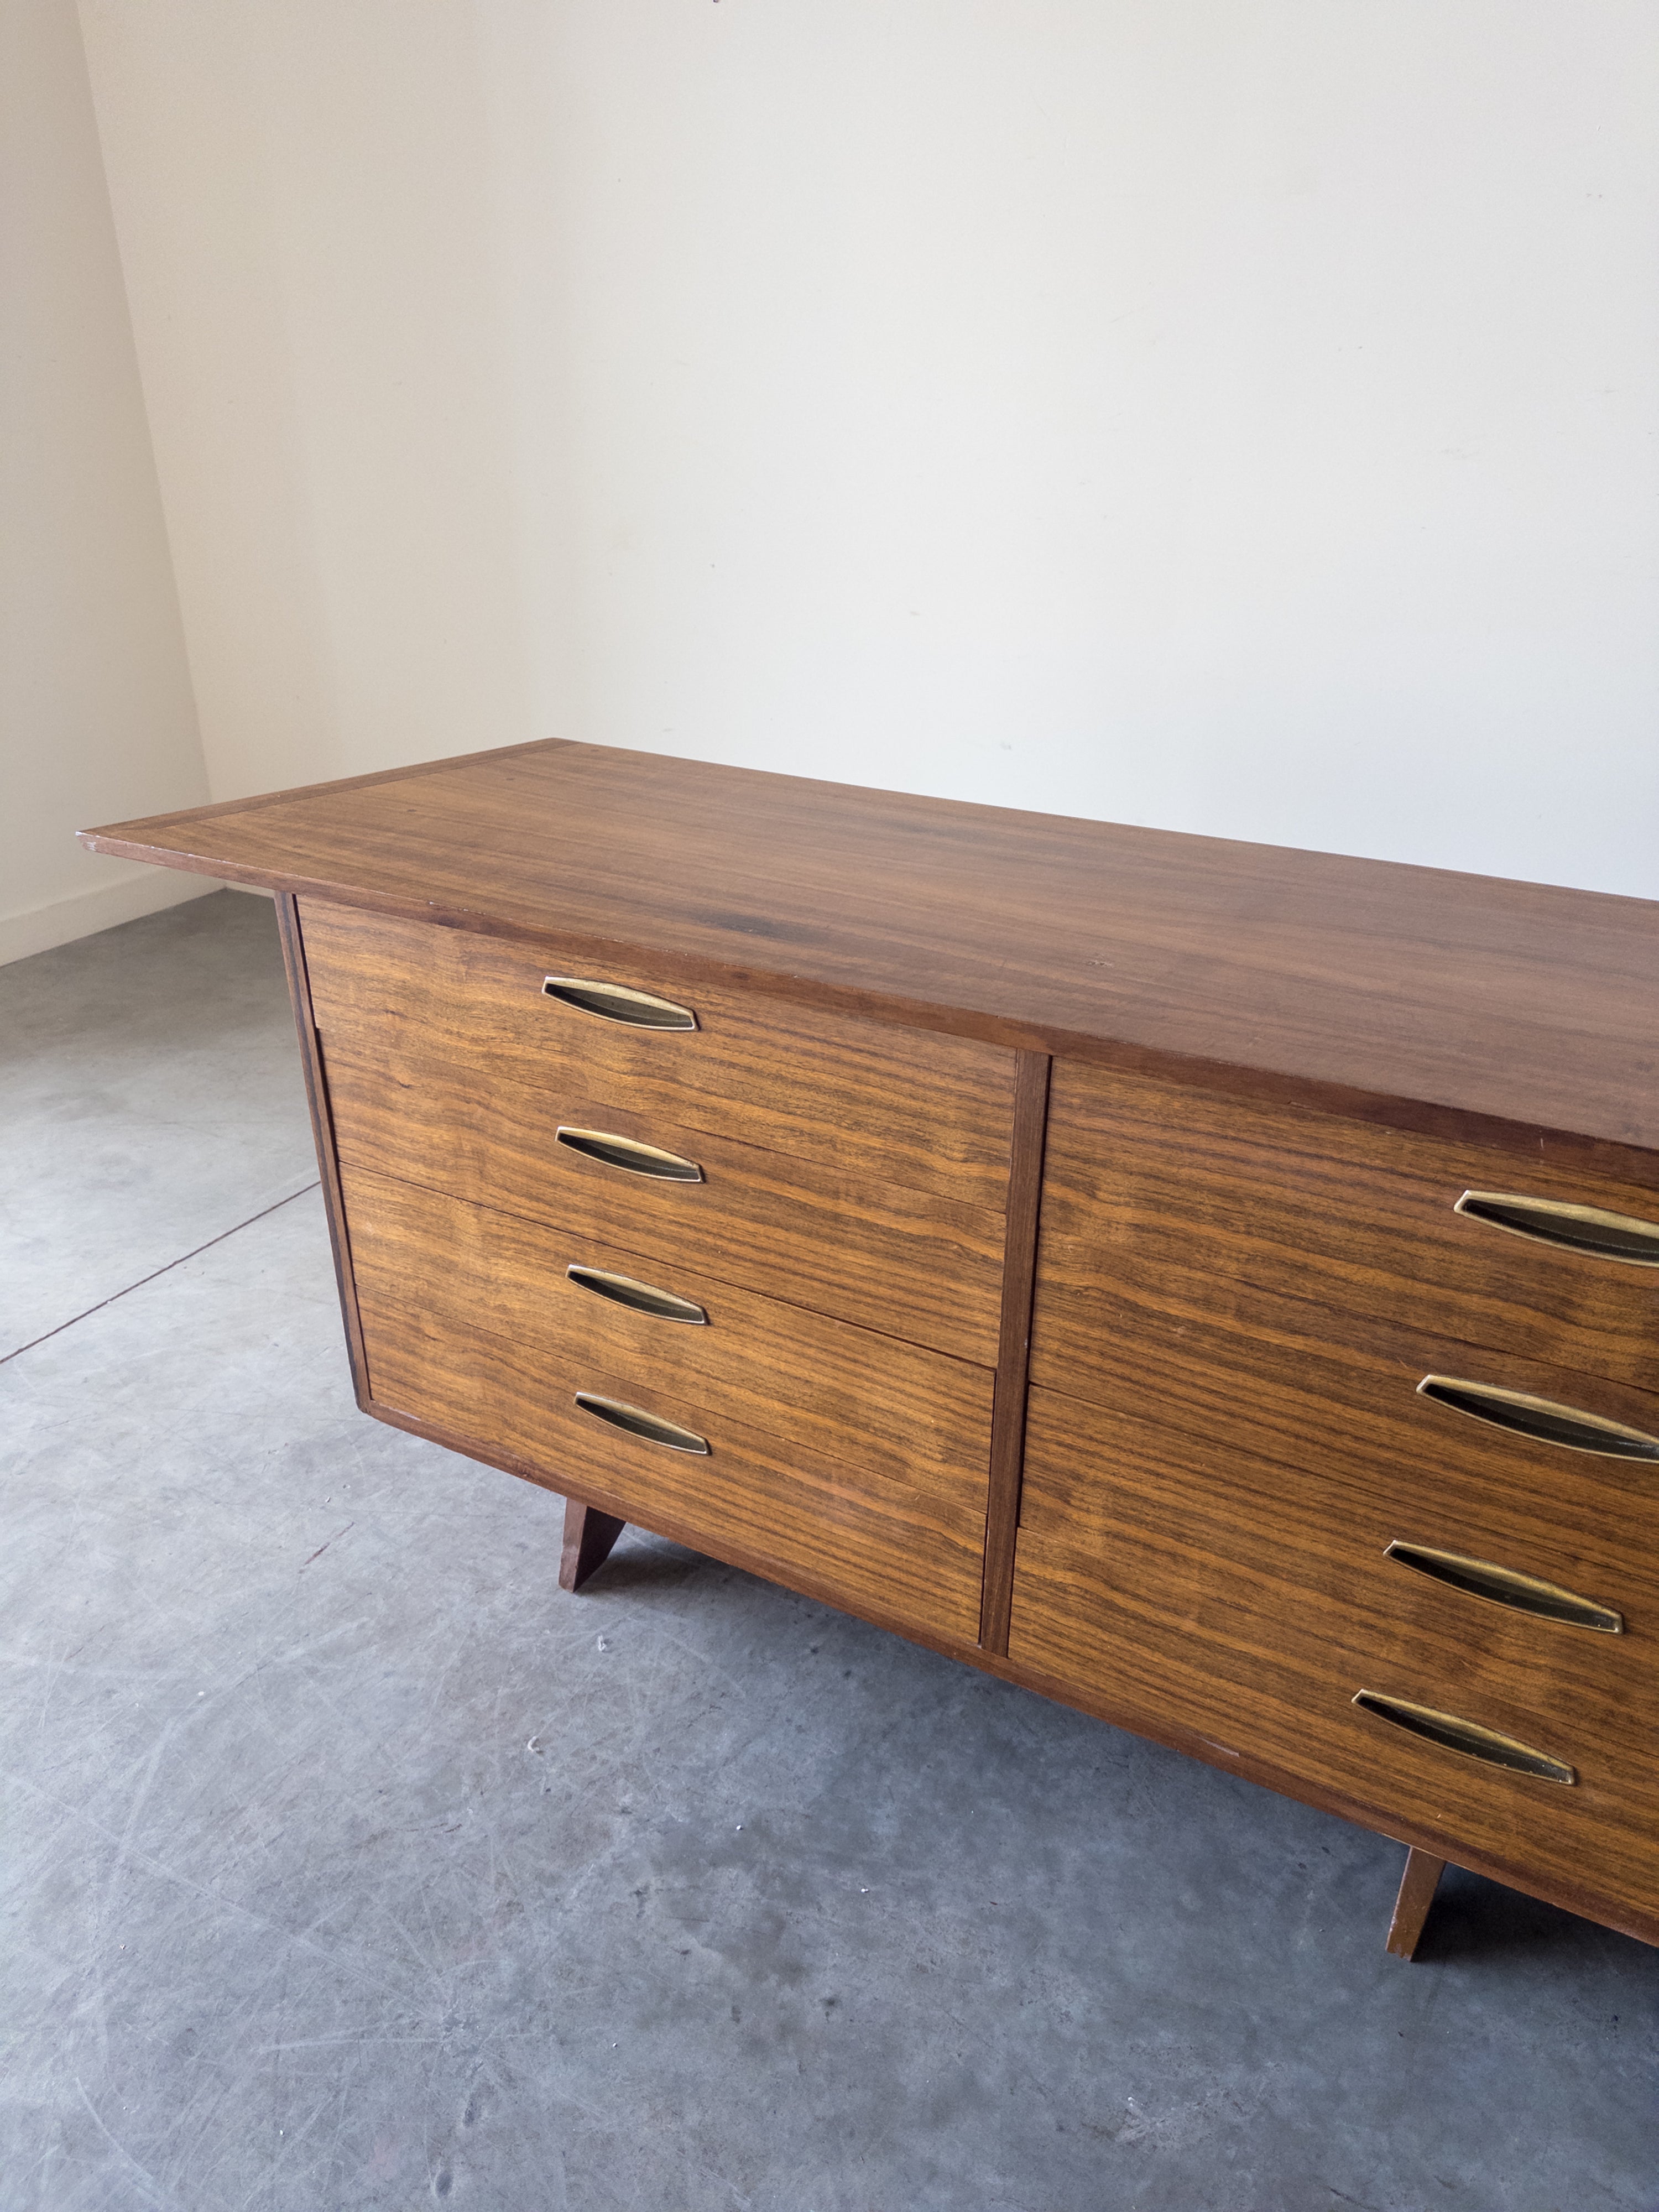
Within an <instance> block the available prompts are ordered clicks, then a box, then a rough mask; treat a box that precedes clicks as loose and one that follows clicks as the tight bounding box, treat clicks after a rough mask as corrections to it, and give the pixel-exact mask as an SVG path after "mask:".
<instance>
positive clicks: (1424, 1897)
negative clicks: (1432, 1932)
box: [1389, 1850, 1446, 1959]
mask: <svg viewBox="0 0 1659 2212" xmlns="http://www.w3.org/2000/svg"><path fill="white" fill-rule="evenodd" d="M1445 1871H1446V1862H1445V1861H1444V1859H1437V1858H1431V1857H1430V1855H1429V1854H1428V1852H1427V1851H1416V1850H1408V1851H1407V1854H1406V1871H1405V1873H1404V1874H1403V1875H1401V1877H1400V1894H1399V1896H1398V1897H1397V1898H1396V1899H1395V1904H1394V1918H1393V1920H1392V1921H1391V1922H1390V1923H1389V1950H1391V1951H1392V1952H1393V1953H1394V1955H1395V1958H1396V1959H1414V1958H1415V1957H1416V1956H1417V1947H1418V1945H1419V1942H1421V1941H1422V1937H1423V1923H1424V1922H1425V1920H1426V1919H1427V1918H1428V1917H1429V1907H1430V1906H1431V1905H1432V1904H1433V1903H1434V1893H1435V1890H1436V1887H1437V1885H1438V1883H1439V1881H1440V1877H1441V1875H1443V1874H1444V1872H1445Z"/></svg>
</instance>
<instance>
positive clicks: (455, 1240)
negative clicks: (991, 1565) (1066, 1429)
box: [343, 1168, 992, 1497]
mask: <svg viewBox="0 0 1659 2212" xmlns="http://www.w3.org/2000/svg"><path fill="white" fill-rule="evenodd" d="M343 1187H344V1194H345V1204H346V1212H347V1218H349V1222H350V1224H351V1249H352V1255H353V1259H354V1261H355V1262H356V1273H357V1284H358V1292H359V1296H360V1297H362V1298H363V1299H364V1300H365V1301H367V1302H368V1303H369V1304H372V1305H373V1306H374V1310H375V1311H376V1313H377V1314H379V1315H381V1316H386V1315H388V1314H391V1313H393V1312H403V1313H405V1314H424V1315H426V1316H429V1317H430V1325H434V1326H435V1325H436V1322H437V1319H438V1317H440V1316H441V1317H442V1319H443V1322H444V1323H445V1325H446V1326H447V1327H449V1328H453V1329H454V1331H455V1332H456V1333H457V1334H459V1335H460V1336H462V1337H466V1336H468V1335H470V1334H471V1333H472V1332H474V1331H476V1330H483V1331H485V1332H487V1333H488V1334H490V1335H492V1336H495V1337H500V1338H502V1339H504V1340H507V1342H509V1343H511V1344H513V1345H516V1346H519V1347H520V1349H521V1350H522V1352H524V1353H525V1354H526V1357H527V1358H530V1359H532V1360H534V1361H540V1362H543V1363H545V1364H546V1365H547V1366H548V1367H549V1369H550V1370H552V1369H554V1368H556V1369H557V1370H558V1371H559V1372H561V1373H567V1372H568V1373H569V1374H573V1375H575V1376H579V1377H580V1376H581V1375H582V1374H584V1373H588V1372H592V1373H593V1374H600V1373H603V1374H606V1375H611V1376H617V1375H621V1376H626V1377H627V1378H628V1380H629V1388H628V1390H627V1392H626V1393H625V1394H624V1395H627V1396H628V1397H629V1400H630V1401H631V1402H633V1403H636V1404H643V1403H645V1402H646V1401H645V1398H644V1397H642V1396H641V1393H642V1392H643V1393H647V1394H648V1395H649V1396H650V1399H651V1401H652V1409H653V1410H656V1409H657V1407H658V1406H659V1404H660V1406H661V1407H662V1408H664V1409H667V1408H669V1407H673V1408H674V1409H676V1410H675V1411H674V1412H673V1413H672V1414H671V1418H672V1419H676V1420H678V1421H682V1422H684V1423H686V1424H688V1425H690V1427H691V1428H693V1429H695V1430H697V1431H700V1432H701V1431H703V1430H705V1429H708V1428H710V1427H714V1426H718V1425H719V1424H720V1422H722V1421H724V1420H735V1421H738V1422H740V1423H742V1424H743V1425H744V1426H746V1427H748V1428H752V1429H760V1430H764V1431H766V1432H767V1433H768V1434H769V1435H771V1436H774V1437H777V1438H778V1440H779V1441H780V1442H781V1443H784V1444H786V1445H788V1444H791V1443H800V1444H803V1445H805V1447H807V1448H808V1449H810V1450H812V1451H814V1452H817V1453H819V1454H821V1455H825V1456H827V1457H830V1458H834V1457H836V1456H848V1455H853V1456H855V1457H856V1458H857V1459H858V1460H859V1462H860V1465H861V1466H863V1467H864V1468H866V1469H867V1470H868V1472H869V1473H870V1474H871V1475H872V1477H878V1476H880V1475H882V1474H887V1475H889V1476H890V1478H891V1480H893V1481H894V1483H895V1484H896V1485H898V1486H900V1487H903V1486H907V1485H908V1483H909V1481H910V1480H911V1479H912V1470H913V1468H914V1467H915V1465H916V1463H918V1462H921V1463H925V1464H926V1465H927V1466H928V1467H930V1468H933V1469H935V1470H936V1471H937V1472H938V1473H939V1474H940V1475H941V1476H944V1475H957V1476H960V1477H961V1478H962V1479H963V1480H964V1481H966V1482H967V1483H968V1484H969V1486H970V1488H971V1491H972V1494H973V1495H974V1496H975V1497H980V1496H981V1495H982V1493H983V1490H984V1486H985V1479H986V1468H987V1459H988V1455H989V1451H990V1440H991V1391H992V1377H991V1375H990V1374H989V1372H988V1371H987V1370H986V1369H984V1368H982V1367H975V1366H970V1365H969V1364H968V1363H967V1362H966V1361H964V1360H959V1359H947V1358H944V1357H942V1356H941V1355H940V1354H939V1352H927V1351H924V1350H923V1349H921V1346H917V1345H913V1344H902V1343H900V1342H897V1341H896V1340H894V1339H892V1338H890V1337H878V1336H872V1335H871V1334H869V1333H868V1332H867V1331H866V1330H863V1329H859V1328H849V1327H848V1324H847V1323H846V1322H837V1321H830V1320H826V1319H825V1318H824V1317H823V1316H821V1315H818V1314H813V1313H808V1312H805V1311H803V1310H800V1309H799V1308H798V1307H794V1306H780V1305H777V1304H774V1303H773V1302H772V1301H771V1300H769V1299H767V1298H761V1297H755V1296H754V1295H753V1293H752V1292H750V1291H741V1290H735V1289H733V1288H732V1286H731V1285H728V1284H726V1283H724V1282H721V1281H720V1280H719V1279H718V1278H716V1277H714V1276H710V1275H704V1274H701V1273H696V1272H694V1271H692V1270H690V1269H689V1268H685V1267H666V1268H665V1267H663V1266H662V1265H661V1264H660V1263H659V1261H655V1260H653V1259H652V1258H651V1257H649V1256H648V1255H642V1254H639V1253H635V1252H627V1251H623V1250H621V1249H617V1247H616V1246H614V1245H612V1244H610V1243H605V1242H603V1241H601V1240H600V1239H599V1238H596V1237H593V1236H592V1235H591V1234H578V1233H575V1232H574V1231H569V1230H567V1229H562V1228H549V1227H544V1226H542V1225H539V1224H538V1223H534V1222H529V1221H522V1220H519V1219H517V1218H515V1217H513V1215H510V1214H501V1213H494V1212H489V1211H488V1210H487V1209H486V1208H484V1207H482V1206H467V1205H465V1204H464V1203H462V1201H460V1200H458V1199H452V1198H445V1197H442V1196H440V1195H439V1194H436V1193H435V1192H432V1191H426V1190H421V1189H417V1188H415V1187H414V1186H413V1185H411V1184H409V1183H404V1182H398V1181H396V1180H395V1179H394V1178H392V1177H391V1176H378V1175H374V1174H369V1173H367V1172H364V1171H363V1170H358V1169H355V1168H348V1169H347V1170H346V1172H345V1176H344V1179H343ZM572 1266H575V1267H594V1268H600V1269H603V1270H605V1271H606V1272H607V1273H611V1274H614V1275H621V1276H624V1277H627V1278H629V1279H632V1280H634V1281H636V1282H645V1281H648V1282H649V1283H650V1284H651V1285H652V1286H653V1287H654V1288H655V1289H658V1290H662V1291H670V1292H671V1293H673V1294H675V1295H677V1296H678V1297H684V1298H689V1299H690V1300H691V1301H692V1302H693V1303H694V1304H698V1305H700V1306H702V1309H703V1311H704V1313H705V1314H706V1315H707V1317H708V1318H707V1320H706V1322H703V1323H702V1324H690V1323H687V1322H676V1321H666V1320H663V1319H661V1318H659V1317H658V1316H653V1315H650V1314H642V1313H639V1312H635V1311H632V1310H629V1309H628V1308H627V1307H625V1306H622V1305H619V1304H614V1303H613V1302H611V1300H610V1299H607V1298H605V1297H599V1296H597V1295H595V1294H594V1293H593V1292H592V1291H587V1290H584V1289H582V1288H580V1286H579V1285H577V1284H575V1283H574V1282H572V1281H571V1280H570V1279H569V1276H568V1273H567V1270H568V1268H569V1267H572ZM578 1387H579V1388H585V1387H586V1385H584V1384H580V1383H579V1384H578Z"/></svg>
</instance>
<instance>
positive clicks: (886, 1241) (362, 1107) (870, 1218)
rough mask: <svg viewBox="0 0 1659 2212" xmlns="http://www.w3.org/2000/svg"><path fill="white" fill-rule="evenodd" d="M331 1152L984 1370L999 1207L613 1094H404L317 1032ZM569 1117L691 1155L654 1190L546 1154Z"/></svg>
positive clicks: (602, 1168)
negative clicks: (713, 1127)
mask: <svg viewBox="0 0 1659 2212" xmlns="http://www.w3.org/2000/svg"><path fill="white" fill-rule="evenodd" d="M323 1058H324V1065H325V1068H326V1070H327V1074H328V1085H329V1096H330V1098H331V1101H332V1103H333V1110H334V1126H335V1132H336V1134H337V1139H338V1143H339V1147H340V1155H341V1158H342V1159H343V1161H344V1162H346V1164H348V1165H349V1166H353V1167H360V1168H366V1169H369V1170H380V1171H386V1172H389V1173H392V1174H395V1175H398V1176H401V1177H404V1178H405V1179H406V1180H409V1181H410V1182H420V1183H422V1184H424V1185H426V1186H427V1187H428V1188H431V1189H434V1190H441V1191H447V1192H448V1193H449V1194H452V1195H453V1196H454V1197H457V1198H464V1199H466V1200H470V1201H471V1202H472V1203H474V1204H477V1205H480V1206H490V1207H492V1208H494V1209H495V1210H496V1211H497V1212H510V1213H518V1214H521V1215H523V1216H524V1217H526V1218H528V1219H532V1220H538V1221H544V1222H548V1223H550V1224H551V1225H554V1226H556V1227H560V1228H563V1229H566V1230H568V1231H571V1232H573V1233H574V1234H576V1235H579V1236H585V1237H594V1238H602V1239H609V1240H610V1241H611V1242H612V1243H616V1244H618V1245H621V1246H623V1247H624V1248H625V1249H628V1250H629V1251H634V1252H641V1253H647V1254H649V1255H652V1256H653V1257H654V1258H657V1259H659V1260H660V1261H664V1262H665V1263H673V1264H676V1265H678V1266H681V1267H690V1268H693V1269H695V1270H696V1272H698V1273H710V1274H714V1273H718V1274H719V1275H720V1278H721V1279H723V1280H725V1281H727V1282H730V1283H732V1284H733V1285H737V1286H740V1287H744V1288H748V1289H753V1290H757V1291H762V1292H763V1293H765V1294H766V1295H768V1296H770V1297H775V1298H779V1299H781V1300H782V1301H784V1302H785V1303H786V1304H793V1305H801V1306H806V1307H809V1308H811V1310H814V1311H816V1312H819V1313H825V1314H829V1315H832V1316H836V1318H838V1319H841V1320H843V1321H849V1322H854V1323H856V1324H857V1325H859V1326H860V1327H862V1328H874V1329H878V1330H880V1331H882V1332H883V1333H884V1334H890V1335H894V1336H902V1337H905V1338H908V1340H910V1341H912V1342H914V1343H917V1344H926V1345H929V1346H932V1347H933V1349H934V1350H935V1351H939V1352H949V1353H951V1354H953V1355H954V1356H957V1357H959V1358H967V1359H974V1360H977V1361H978V1362H979V1363H980V1364H982V1365H984V1366H986V1367H991V1366H994V1364H995V1362H996V1355H997V1331H998V1320H999V1313H1000V1299H1001V1263H1002V1249H1003V1240H1004V1234H1005V1228H1004V1218H1003V1215H1002V1214H1001V1212H991V1211H989V1210H988V1209H987V1208H985V1207H981V1206H960V1205H957V1204H956V1203H955V1202H954V1201H952V1200H949V1199H944V1198H937V1197H935V1196H933V1194H931V1193H930V1192H927V1191H918V1190H913V1189H910V1188H908V1187H906V1186H905V1185H903V1184H901V1183H889V1182H879V1181H877V1180H876V1179H874V1178H866V1179H863V1180H860V1179H856V1178H854V1176H849V1175H847V1174H845V1173H843V1172H842V1171H841V1170H836V1169H833V1168H825V1167H821V1166H819V1165H818V1164H817V1163H816V1162H814V1161H811V1160H804V1159H797V1158H792V1157H790V1156H789V1155H788V1154H787V1153H784V1152H764V1151H763V1150H761V1149H760V1148H759V1147H758V1146H754V1145H745V1144H744V1143H742V1142H740V1141H738V1140H737V1139H732V1138H730V1137H715V1136H713V1135H711V1134H709V1133H708V1132H707V1131H706V1130H700V1129H688V1128H684V1127H680V1126H679V1125H678V1124H676V1123H671V1122H665V1121H662V1120H660V1119H659V1117H658V1116H656V1115H641V1114H635V1113H633V1112H631V1111H629V1110H627V1109H624V1108H623V1105H622V1104H621V1103H620V1102H618V1101H615V1100H610V1099H605V1098H597V1099H596V1098H580V1097H571V1096H568V1095H567V1096H563V1097H554V1096H552V1095H550V1093H548V1092H547V1091H532V1090H530V1089H529V1088H527V1087H526V1085H522V1084H516V1083H510V1082H507V1081H506V1080H504V1079H501V1078H500V1077H499V1076H495V1075H493V1074H492V1075H489V1076H487V1078H486V1079H480V1076H479V1074H478V1073H469V1072H468V1071H466V1070H465V1069H463V1068H461V1067H459V1066H453V1065H451V1064H449V1063H447V1062H443V1061H440V1060H437V1059H436V1058H432V1059H428V1060H427V1062H426V1064H425V1073H424V1075H423V1078H422V1080H421V1081H420V1082H418V1083H415V1082H410V1084H408V1085H407V1086H405V1085H402V1084H399V1083H394V1082H392V1081H389V1080H388V1079H387V1078H386V1074H385V1072H384V1070H383V1068H382V1067H381V1066H380V1064H379V1063H378V1061H377V1060H375V1059H374V1057H372V1056H371V1055H369V1054H366V1053H363V1052H361V1051H360V1050H359V1049H357V1048H356V1046H355V1044H352V1043H346V1044H342V1043H341V1042H339V1041H338V1039H337V1036H336V1035H334V1034H325V1036H324V1038H323ZM566 1124H571V1125H574V1126H575V1127H580V1128H586V1129H600V1130H605V1131H607V1132H610V1133H614V1134H616V1135H618V1136H623V1137H627V1138H630V1139H635V1140H636V1141H638V1142H640V1143H642V1144H646V1145H652V1146H656V1147H658V1148H659V1150H662V1151H665V1152H673V1153H675V1154H677V1155H678V1156H680V1157H682V1158H689V1159H691V1160H694V1161H696V1163H697V1164H698V1165H700V1166H701V1167H702V1171H703V1180H702V1182H695V1183H693V1182H662V1181H659V1180H658V1179H656V1178H654V1177H652V1176H641V1175H635V1174H632V1173H630V1172H629V1170H626V1169H623V1168H617V1167H611V1166H608V1165H605V1164H603V1163H602V1162H599V1161H597V1160H593V1159H590V1158H585V1157H583V1156H582V1155H581V1154H580V1153H579V1152H573V1151H571V1150H570V1149H569V1148H568V1146H562V1145H561V1144H559V1143H558V1142H557V1140H556V1132H557V1131H558V1129H559V1127H561V1126H562V1125H566Z"/></svg>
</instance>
